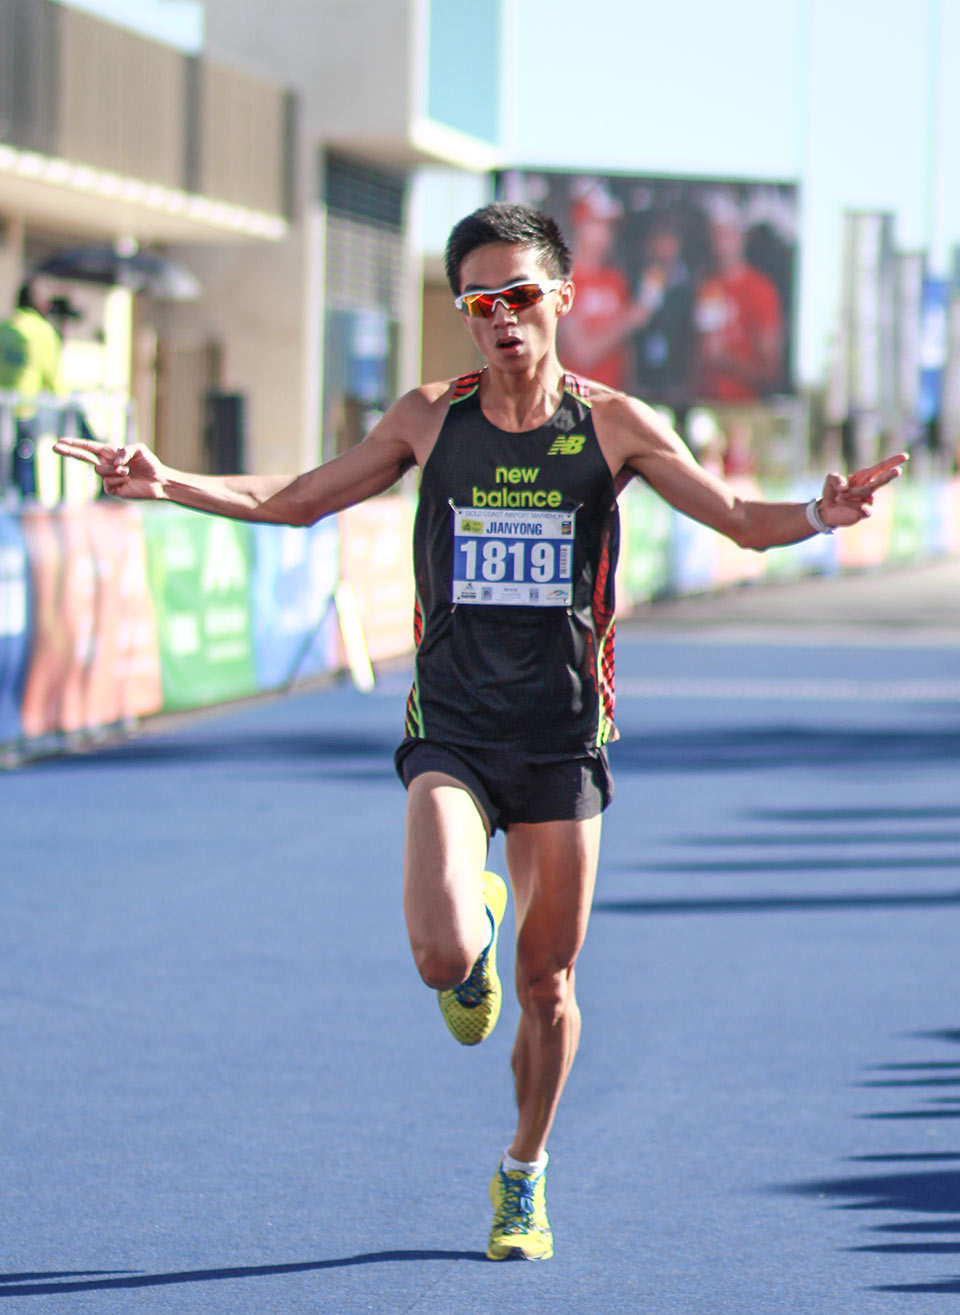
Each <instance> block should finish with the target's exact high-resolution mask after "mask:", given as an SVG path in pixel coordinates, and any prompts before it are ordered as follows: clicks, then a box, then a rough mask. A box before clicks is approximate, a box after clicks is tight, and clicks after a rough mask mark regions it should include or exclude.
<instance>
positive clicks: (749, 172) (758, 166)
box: [67, 0, 960, 382]
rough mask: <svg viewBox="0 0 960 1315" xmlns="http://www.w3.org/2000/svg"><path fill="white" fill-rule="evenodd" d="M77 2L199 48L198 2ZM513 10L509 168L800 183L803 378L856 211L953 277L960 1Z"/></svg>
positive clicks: (558, 1) (507, 48)
mask: <svg viewBox="0 0 960 1315" xmlns="http://www.w3.org/2000/svg"><path fill="white" fill-rule="evenodd" d="M237 2H238V3H242V0H237ZM386 2H387V0H384V3H386ZM67 3H71V4H73V5H74V6H75V7H77V8H82V9H86V10H88V11H90V12H94V13H98V14H100V15H101V16H103V17H105V18H110V19H112V20H113V21H115V22H120V23H124V24H127V25H129V26H134V27H137V28H139V29H140V30H143V31H146V32H148V33H149V35H151V36H153V37H155V38H158V39H161V40H166V41H169V42H171V43H172V44H175V45H179V46H180V47H181V48H182V49H187V50H196V49H199V48H201V46H202V40H203V18H202V8H203V7H202V4H200V3H194V2H193V0H67ZM469 13H470V6H469V3H465V4H464V16H465V23H469ZM503 14H504V39H503V50H504V79H503V83H504V90H503V113H502V124H503V138H504V141H503V144H504V148H505V156H506V160H507V162H508V163H510V164H514V165H518V166H523V165H531V166H537V165H539V166H552V167H554V168H564V169H567V168H569V169H578V170H596V171H604V170H610V171H620V172H627V173H639V174H642V173H660V174H679V175H685V176H686V175H705V176H710V177H716V176H724V175H726V176H730V177H737V178H772V179H777V180H786V181H796V182H798V183H799V184H800V187H801V222H800V234H799V238H800V274H799V298H798V302H799V306H800V323H799V337H798V350H797V366H798V373H799V377H800V378H801V380H804V381H807V382H812V381H816V380H817V379H819V378H821V377H822V374H823V370H824V368H825V362H826V357H827V350H828V344H829V339H830V336H831V334H832V332H833V330H834V326H835V323H836V318H837V313H838V308H839V283H840V273H841V245H842V217H843V213H844V211H845V210H847V209H867V210H884V211H890V212H892V213H893V214H894V216H895V232H896V238H897V243H898V245H899V246H901V247H902V248H904V249H911V248H927V249H928V250H929V251H930V253H931V259H932V262H933V268H934V272H942V273H946V271H947V264H948V257H949V253H950V250H951V248H952V246H953V245H955V244H958V243H960V169H958V168H956V166H955V165H954V163H953V162H954V161H956V160H960V80H956V81H955V80H954V79H953V78H952V77H950V76H948V72H949V71H952V67H953V65H954V64H955V63H956V62H957V58H958V57H960V0H724V3H723V4H717V3H716V0H665V2H664V0H503ZM464 60H465V64H466V65H469V45H468V44H467V45H465V53H464ZM478 72H482V71H478V70H471V73H470V76H471V77H474V76H477V74H478ZM464 87H465V94H467V93H468V90H469V78H468V79H466V80H465V83H464ZM475 190H476V189H475V188H474V189H473V191H471V188H470V186H469V185H467V186H462V187H459V188H456V187H454V188H453V189H452V192H451V195H452V196H454V197H455V198H456V199H457V200H459V199H460V198H463V199H464V200H468V198H469V197H470V196H472V195H473V194H474V192H475ZM457 217H458V216H457V215H453V218H457Z"/></svg>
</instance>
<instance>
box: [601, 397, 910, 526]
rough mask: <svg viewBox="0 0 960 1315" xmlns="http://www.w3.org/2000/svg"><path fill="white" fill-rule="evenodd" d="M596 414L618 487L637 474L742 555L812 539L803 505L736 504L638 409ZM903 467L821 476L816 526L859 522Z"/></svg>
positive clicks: (612, 404) (895, 463)
mask: <svg viewBox="0 0 960 1315" xmlns="http://www.w3.org/2000/svg"><path fill="white" fill-rule="evenodd" d="M603 411H604V419H603V421H602V423H603V427H604V431H605V432H606V433H607V435H608V439H607V443H608V444H609V450H610V452H611V456H612V462H611V464H613V465H614V468H615V469H619V470H620V471H621V480H622V477H623V475H624V474H626V475H629V474H630V473H634V474H638V475H641V476H642V477H643V478H644V479H645V480H646V481H647V483H648V484H650V485H651V487H652V488H654V489H656V491H657V492H658V493H659V494H660V495H661V497H663V498H664V499H665V500H666V501H667V502H669V503H670V505H671V506H673V507H676V508H677V510H678V511H682V512H683V513H684V514H685V515H687V516H691V517H692V518H693V519H694V520H697V521H701V522H702V523H703V524H704V525H709V526H710V527H711V528H712V529H715V530H718V531H719V532H720V533H721V534H725V535H726V536H727V537H728V538H730V539H733V540H734V542H735V543H738V544H739V545H740V546H741V547H742V548H756V549H764V548H773V547H775V546H777V545H780V544H787V543H799V542H800V540H801V539H809V538H810V537H811V536H812V535H813V534H815V533H816V530H815V529H814V528H813V526H812V525H811V524H810V522H809V521H808V519H807V513H806V503H803V502H764V501H761V500H759V499H750V498H742V497H740V496H739V494H738V493H736V492H735V490H734V489H733V488H731V486H730V485H728V484H727V483H725V482H724V481H723V480H722V479H718V478H717V477H716V476H715V475H712V474H710V472H709V471H706V470H704V469H703V467H702V466H700V465H699V464H698V462H697V461H696V460H695V459H694V457H693V456H692V455H691V453H690V451H689V450H688V448H687V447H686V445H685V444H684V443H683V441H682V440H681V439H680V438H679V437H678V436H677V434H675V433H674V431H673V430H672V429H671V428H670V426H669V425H668V424H667V422H666V421H665V420H664V419H663V418H662V417H661V416H660V415H658V414H657V412H655V411H653V410H652V408H650V407H647V406H645V405H644V404H643V403H642V402H638V401H636V400H635V399H633V398H611V399H610V400H609V401H608V402H607V403H605V404H604V407H603ZM605 446H606V444H605ZM906 461H907V454H906V453H905V452H898V453H896V454H895V455H894V456H891V457H887V458H886V459H885V460H884V461H880V462H878V463H877V464H876V465H875V466H870V467H868V468H867V469H865V470H858V471H857V472H856V473H855V474H853V475H850V476H849V477H846V478H845V477H844V476H843V475H837V474H830V475H828V476H827V478H826V480H825V482H824V486H823V492H822V494H821V496H820V498H819V499H818V502H817V510H818V512H819V515H820V518H821V520H822V521H823V523H824V524H825V525H826V526H827V527H828V528H830V529H835V528H839V527H841V526H847V525H855V524H856V523H857V522H858V521H861V520H863V519H865V517H867V516H869V515H870V513H871V510H872V504H873V496H874V494H875V493H876V492H877V490H878V489H880V488H882V487H883V486H884V485H885V484H889V483H890V481H891V480H894V479H896V478H897V476H898V475H899V474H900V472H901V470H902V468H903V466H904V464H905V462H906Z"/></svg>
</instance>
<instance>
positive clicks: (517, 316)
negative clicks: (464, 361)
mask: <svg viewBox="0 0 960 1315" xmlns="http://www.w3.org/2000/svg"><path fill="white" fill-rule="evenodd" d="M550 278H551V275H550V274H549V273H548V271H547V270H545V269H544V267H543V265H542V264H541V263H540V261H539V260H537V259H536V257H535V256H534V254H533V252H532V251H531V250H530V248H529V247H525V246H514V245H513V244H512V243H509V242H491V243H490V244H489V245H488V246H485V247H477V249H476V250H475V251H471V252H470V254H469V256H467V257H466V259H465V260H464V262H463V264H462V265H461V266H460V291H461V292H469V291H470V290H471V289H473V288H505V287H506V286H507V285H508V284H510V283H519V282H521V281H522V280H524V279H528V280H530V281H531V282H542V281H545V280H549V279H550ZM571 299H572V289H571V288H570V285H569V284H566V285H565V286H564V287H563V288H560V289H558V291H556V292H549V293H547V295H546V296H545V297H544V299H543V300H542V301H540V302H538V303H537V304H536V305H535V306H528V307H526V308H525V309H524V310H521V311H511V310H507V309H506V307H505V306H504V305H503V304H502V303H501V302H497V305H496V307H495V309H494V312H493V315H492V316H491V317H490V319H488V320H484V319H479V318H477V319H471V318H467V317H466V316H464V317H463V320H464V323H465V324H466V326H467V331H468V332H469V334H470V337H471V338H472V339H473V341H474V343H475V344H476V347H477V350H478V351H479V352H481V353H482V354H483V356H485V357H486V359H487V361H488V362H489V364H490V365H491V366H494V367H496V368H497V369H500V370H505V371H507V372H508V373H510V374H521V373H523V372H524V371H526V370H529V369H532V368H533V367H535V366H536V365H537V364H539V362H540V361H542V360H543V358H544V357H545V356H547V355H548V354H549V353H550V352H555V351H556V343H557V323H558V320H559V317H560V315H561V314H563V313H565V309H566V307H567V306H568V305H569V303H570V300H571Z"/></svg>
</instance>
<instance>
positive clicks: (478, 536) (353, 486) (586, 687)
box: [57, 204, 906, 1260]
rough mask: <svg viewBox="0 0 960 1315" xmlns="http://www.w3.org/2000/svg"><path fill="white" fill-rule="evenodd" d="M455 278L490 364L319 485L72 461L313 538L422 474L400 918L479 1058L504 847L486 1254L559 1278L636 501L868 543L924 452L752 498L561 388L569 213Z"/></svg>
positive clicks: (491, 1000)
mask: <svg viewBox="0 0 960 1315" xmlns="http://www.w3.org/2000/svg"><path fill="white" fill-rule="evenodd" d="M446 267H447V275H448V278H449V281H450V286H451V289H452V291H453V294H454V297H455V304H456V306H457V307H458V309H459V310H460V311H461V313H462V315H463V323H464V326H465V328H466V330H467V332H468V333H469V334H470V336H471V338H472V339H473V342H474V344H475V345H476V347H477V348H478V349H479V351H480V352H481V353H482V355H483V357H484V358H485V359H486V362H487V365H486V367H485V369H483V370H479V371H476V372H475V373H472V374H469V375H466V376H465V377H463V378H461V379H458V380H454V381H449V380H448V381H445V382H443V383H430V384H424V385H422V386H421V387H419V388H415V389H414V390H413V391H412V392H410V393H407V394H406V396H404V397H402V398H400V400H399V401H397V402H396V403H394V405H393V406H391V407H390V409H389V410H388V411H387V412H386V414H385V415H384V416H383V418H382V419H381V420H380V421H379V422H378V424H377V425H376V426H375V428H374V429H373V430H372V431H371V433H370V434H369V435H368V437H367V438H366V439H365V440H364V441H363V442H362V443H361V444H360V445H359V446H357V447H355V448H353V449H351V450H350V451H349V452H346V453H344V454H343V455H342V456H339V457H337V458H336V459H334V460H332V461H330V462H328V463H327V464H326V465H323V466H321V467H319V468H318V469H316V470H313V471H310V472H309V473H308V474H305V475H300V476H298V477H280V476H258V475H242V476H241V475H238V476H203V475H192V474H185V473H183V472H181V471H177V470H172V469H169V468H168V467H166V466H164V465H163V464H162V463H161V462H160V461H159V460H158V459H157V457H156V456H155V455H154V454H153V453H152V452H150V451H149V450H148V449H146V448H143V447H141V446H136V447H128V448H120V449H116V448H111V447H101V446H98V445H95V444H91V443H85V442H83V441H76V440H75V441H64V442H62V443H60V444H58V448H57V450H58V451H59V452H61V453H62V454H64V455H68V456H75V457H79V458H81V459H82V460H84V461H87V462H89V463H91V464H92V465H93V466H94V467H95V468H96V470H97V472H98V474H100V476H101V477H102V479H103V484H104V488H105V490H106V492H107V493H111V494H115V495H117V496H119V497H124V498H146V499H167V500H170V501H173V502H177V503H180V504H181V505H183V506H186V507H194V508H197V509H199V510H201V511H205V512H213V513H216V514H219V515H223V516H231V517H235V518H237V519H242V520H254V521H267V522H277V523H280V524H287V525H310V524H313V523H314V522H315V521H317V520H319V519H320V517H322V516H328V515H330V514H331V513H333V512H337V511H340V510H341V509H342V508H344V507H348V506H350V505H351V504H353V503H356V502H359V501H361V500H362V499H364V498H369V497H372V496H374V495H375V494H378V493H382V492H383V491H384V490H386V489H388V488H390V486H391V485H393V484H394V483H395V482H396V481H397V480H398V479H399V478H400V476H401V475H402V474H403V473H404V472H405V471H406V470H408V469H410V468H411V467H412V466H414V465H416V466H418V467H419V468H420V472H421V482H420V502H419V508H418V511H417V517H416V523H415V528H414V569H415V576H416V589H417V603H416V615H415V634H416V641H417V652H416V662H415V677H414V684H413V689H412V691H411V693H410V697H409V699H408V702H407V713H406V727H405V731H406V734H405V737H404V739H403V742H402V744H401V745H400V747H399V749H398V751H397V755H396V761H397V770H398V772H399V774H400V776H401V778H402V780H403V782H404V784H405V786H406V789H407V820H406V844H405V861H404V892H403V903H404V911H405V915H406V921H407V928H408V932H409V937H410V945H411V949H412V951H413V956H414V960H415V962H416V965H417V968H418V970H419V972H420V975H421V977H422V978H423V980H424V982H425V983H426V984H427V985H428V986H430V987H432V988H434V989H435V990H436V991H438V992H439V1000H440V1008H441V1011H442V1013H443V1016H444V1019H445V1020H446V1023H447V1025H448V1027H449V1029H450V1031H451V1032H452V1033H453V1035H454V1036H455V1037H456V1038H457V1040H458V1041H460V1042H462V1043H463V1044H465V1045H472V1044H475V1043H477V1042H479V1041H482V1040H483V1039H484V1038H485V1037H486V1036H488V1035H489V1033H490V1032H491V1030H492V1029H493V1026H494V1024H495V1022H496V1020H497V1015H498V1013H499V1010H500V1000H501V988H500V982H499V979H498V976H497V971H496V945H497V931H498V927H499V924H500V920H501V918H502V917H503V912H504V908H505V905H506V900H507V891H506V887H505V885H504V883H503V882H502V881H501V879H500V878H499V877H498V876H495V875H493V874H491V873H487V872H485V870H484V869H485V863H486V856H487V849H488V844H489V840H490V837H491V835H492V834H493V832H494V830H495V829H496V828H498V827H499V828H501V829H502V830H503V831H504V833H505V844H506V859H507V866H508V869H509V876H510V881H511V884H512V887H513V897H514V903H515V911H516V923H517V946H516V989H517V996H518V1000H519V1004H520V1010H521V1016H520V1024H519V1028H518V1031H517V1036H516V1041H515V1043H514V1047H513V1057H512V1066H513V1073H514V1080H515V1088H516V1104H517V1112H518V1118H517V1125H516V1132H515V1134H514V1137H513V1140H512V1141H511V1142H510V1145H509V1146H508V1147H507V1149H506V1152H505V1154H504V1155H503V1157H502V1159H501V1161H500V1163H499V1165H498V1167H497V1169H496V1172H495V1173H494V1176H493V1181H492V1183H491V1187H490V1194H491V1199H492V1202H493V1207H494V1217H493V1227H492V1230H491V1233H490V1240H489V1246H488V1250H487V1254H488V1256H489V1257H490V1258H491V1259H493V1260H502V1259H506V1258H508V1257H522V1258H525V1259H528V1260H545V1259H547V1258H548V1257H549V1256H551V1255H552V1254H553V1238H552V1235H551V1231H550V1225H549V1223H548V1221H547V1212H546V1199H545V1182H546V1175H545V1171H546V1166H547V1137H548V1135H549V1132H550V1128H551V1125H552V1123H553V1120H554V1115H555V1114H556V1110H557V1103H558V1101H559V1099H560V1095H561V1092H562V1091H563V1087H564V1083H565V1082H566V1079H567V1075H568V1074H569V1072H570V1067H571V1065H572V1063H573V1059H574V1055H575V1054H576V1050H577V1042H578V1039H579V1033H580V1013H579V1010H578V1008H577V1001H576V996H575V993H574V965H575V962H576V959H577V955H578V952H579V950H580V947H581V945H582V944H583V939H584V935H585V933H586V929H587V919H588V917H589V914H590V906H591V901H592V898H593V889H594V879H595V877H596V872H597V859H598V851H599V845H600V826H601V814H602V812H603V809H604V808H605V807H606V805H607V804H608V803H609V801H610V797H611V793H612V785H611V778H610V773H609V769H608V766H607V759H606V752H605V745H606V744H607V742H608V741H609V740H610V739H611V738H613V736H614V729H613V721H612V713H613V613H614V599H613V577H614V566H615V561H616V552H617V526H618V522H617V510H616V499H617V495H618V494H619V492H620V490H621V489H623V488H624V487H625V486H626V484H627V483H628V482H629V481H630V480H631V479H633V478H634V477H635V476H638V475H639V476H640V477H641V478H643V479H644V480H646V481H647V483H648V484H650V485H651V486H652V487H653V488H654V489H656V490H657V492H658V493H659V494H660V495H661V496H662V497H663V498H665V499H666V500H667V502H669V503H670V504H671V505H672V506H673V507H676V508H678V509H679V510H680V511H681V512H684V513H685V514H686V515H688V516H691V517H693V518H694V519H696V520H698V521H701V522H703V523H704V524H706V525H709V526H711V527H712V528H713V529H715V530H717V531H719V532H720V533H722V534H725V535H727V536H728V537H729V538H731V539H733V540H734V541H735V542H736V543H738V544H740V545H741V546H742V547H744V548H753V549H758V550H762V549H764V548H769V547H773V546H774V545H777V544H787V543H794V542H797V541H798V540H801V539H806V538H808V537H809V536H811V535H812V534H815V533H817V532H820V533H832V532H833V530H834V529H835V528H837V527H840V526H845V525H854V524H856V522H857V521H859V520H861V519H862V518H863V517H865V516H868V515H869V514H870V504H871V501H872V498H873V495H874V493H875V492H876V490H877V489H878V488H880V487H881V486H882V485H884V484H886V483H888V482H889V481H890V480H892V479H894V478H895V477H896V476H897V475H898V474H899V473H900V468H901V466H902V464H903V462H904V461H905V460H906V457H905V456H904V455H903V454H902V453H901V454H899V455H897V456H895V457H891V458H889V459H888V460H886V461H883V462H881V463H880V464H879V465H876V466H873V467H872V468H871V469H869V470H864V471H860V472H858V473H857V474H856V475H853V476H852V477H851V478H850V479H849V480H847V479H844V478H843V477H842V476H840V475H836V474H831V475H828V476H827V479H826V481H825V483H824V486H823V493H822V495H821V497H820V498H819V499H815V500H813V501H812V502H811V503H809V504H807V505H804V504H803V503H766V502H761V501H746V500H744V499H742V498H740V497H738V496H737V495H736V494H735V493H734V492H733V491H732V490H731V489H729V488H728V487H727V486H726V485H725V484H724V483H723V482H722V481H721V480H719V479H717V478H716V477H714V476H713V475H711V474H709V473H707V472H706V471H704V470H703V469H702V468H701V467H700V466H698V465H697V463H696V462H695V460H694V459H693V457H692V456H691V455H690V452H689V450H688V449H687V447H686V445H685V444H684V443H683V442H682V441H681V440H680V439H679V438H678V437H677V435H676V434H675V433H674V432H673V431H672V430H671V429H670V428H669V427H668V426H667V424H666V423H665V422H664V420H663V419H662V418H661V417H660V416H659V415H658V414H657V413H656V412H654V411H653V410H652V409H651V408H650V407H648V406H645V405H644V403H643V402H640V401H638V400H636V399H635V398H632V397H628V396H626V395H625V394H623V393H620V392H617V391H615V390H613V389H611V388H608V387H606V386H604V385H600V384H592V383H590V382H588V381H586V380H583V379H578V378H575V377H573V376H572V375H569V374H567V373H565V371H564V369H563V366H562V365H561V363H560V360H559V358H558V355H557V328H558V325H559V323H560V321H561V320H562V318H563V317H564V316H565V315H567V314H568V313H569V311H570V309H571V307H572V305H573V299H574V286H573V283H572V282H571V280H570V272H571V254H570V251H569V249H568V247H567V245H566V242H565V241H564V238H563V236H562V235H561V233H560V231H559V229H558V228H557V226H556V224H555V223H554V221H553V220H552V219H550V218H549V217H548V216H546V215H544V214H542V213H540V212H538V211H536V210H534V209H532V208H531V207H528V206H521V205H511V204H495V205H491V206H487V207H485V208H484V209H482V210H478V211H476V212H475V213H474V214H472V215H469V216H468V217H467V218H466V219H463V220H461V221H460V223H458V224H457V225H456V227H455V228H454V229H453V232H452V233H451V235H450V239H449V242H448V244H447V253H446Z"/></svg>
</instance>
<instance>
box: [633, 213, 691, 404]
mask: <svg viewBox="0 0 960 1315" xmlns="http://www.w3.org/2000/svg"><path fill="white" fill-rule="evenodd" d="M682 251H683V241H682V238H681V235H680V230H679V228H678V225H677V222H676V221H675V220H674V219H673V218H672V217H671V216H670V215H666V214H660V215H655V216H654V217H653V218H652V220H651V221H650V225H649V227H648V229H647V233H646V236H645V238H644V242H643V265H642V269H641V274H640V280H639V286H638V289H637V301H638V303H639V305H640V306H642V307H643V309H644V310H645V312H646V319H645V320H644V321H643V322H642V323H641V324H640V327H639V331H638V332H637V335H636V339H635V342H636V361H637V365H636V379H635V387H636V389H637V391H638V392H639V393H640V395H641V396H642V397H643V398H644V400H645V401H649V402H662V403H664V404H665V405H667V406H670V407H672V408H673V409H674V411H675V412H677V413H678V421H679V419H680V413H682V412H683V410H684V408H685V407H686V405H687V404H688V401H689V397H690V383H691V380H690V369H691V360H692V345H693V285H692V282H691V278H690V271H689V270H688V268H687V265H686V263H685V261H684V260H683V255H682Z"/></svg>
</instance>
